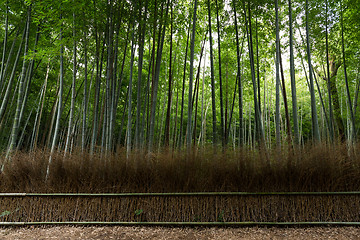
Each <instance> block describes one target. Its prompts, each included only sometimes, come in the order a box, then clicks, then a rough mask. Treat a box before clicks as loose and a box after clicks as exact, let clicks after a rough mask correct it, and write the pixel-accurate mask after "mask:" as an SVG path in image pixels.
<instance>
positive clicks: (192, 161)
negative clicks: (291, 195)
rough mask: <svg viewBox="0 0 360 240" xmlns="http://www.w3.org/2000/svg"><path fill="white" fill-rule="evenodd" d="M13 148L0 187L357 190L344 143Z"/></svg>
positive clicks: (358, 171) (359, 180)
mask: <svg viewBox="0 0 360 240" xmlns="http://www.w3.org/2000/svg"><path fill="white" fill-rule="evenodd" d="M48 159H49V152H46V151H40V150H39V151H36V152H32V153H23V152H18V153H16V154H15V155H14V156H13V157H12V161H11V163H10V164H8V165H6V169H5V171H4V173H2V174H0V191H1V192H193V191H350V190H351V191H356V190H360V167H359V166H360V156H359V155H357V154H356V151H353V153H351V154H349V151H348V150H347V148H346V146H344V145H336V146H332V147H331V146H323V145H318V146H307V147H305V148H304V149H302V150H300V151H298V152H297V153H294V152H288V151H287V152H285V151H283V152H281V153H278V152H277V151H269V152H268V153H267V154H265V153H262V152H259V151H251V150H246V149H243V150H241V151H225V152H223V151H221V150H219V149H213V148H206V149H200V150H197V151H196V152H193V153H191V154H190V155H188V154H185V153H184V152H169V151H163V152H161V153H158V154H143V153H132V154H131V155H130V156H129V157H128V158H126V154H125V152H124V151H119V152H118V153H116V154H109V155H108V156H100V155H93V156H90V155H89V154H87V153H85V154H84V153H81V152H80V151H79V152H75V153H73V154H71V155H67V156H66V157H64V155H63V153H56V154H54V156H53V164H52V165H51V168H50V170H51V172H50V177H49V179H48V181H47V182H45V174H46V167H47V162H48Z"/></svg>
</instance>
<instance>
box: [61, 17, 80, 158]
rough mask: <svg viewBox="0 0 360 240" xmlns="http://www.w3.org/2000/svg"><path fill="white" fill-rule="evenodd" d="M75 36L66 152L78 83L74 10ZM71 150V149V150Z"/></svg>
mask: <svg viewBox="0 0 360 240" xmlns="http://www.w3.org/2000/svg"><path fill="white" fill-rule="evenodd" d="M73 38H74V47H73V78H72V84H71V104H70V117H69V125H68V131H67V136H66V143H65V150H64V154H65V155H66V153H67V152H68V150H69V145H70V141H71V140H72V136H71V129H72V125H73V121H74V108H75V88H76V86H75V84H76V70H77V69H76V64H77V63H76V30H75V12H73ZM70 152H71V150H70Z"/></svg>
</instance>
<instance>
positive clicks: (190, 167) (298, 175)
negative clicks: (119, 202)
mask: <svg viewBox="0 0 360 240" xmlns="http://www.w3.org/2000/svg"><path fill="white" fill-rule="evenodd" d="M0 8H1V12H0V21H1V22H0V40H1V41H0V58H1V59H0V63H1V66H0V99H1V101H0V103H1V106H0V129H1V130H0V149H1V152H0V166H1V174H0V178H1V183H0V185H1V191H7V190H11V191H20V189H23V190H24V189H25V190H28V191H35V190H34V189H37V190H39V189H42V191H59V189H65V190H66V189H68V190H66V191H85V189H86V190H87V191H99V190H98V187H99V186H104V188H103V189H107V190H104V191H122V192H124V191H175V190H176V191H192V190H198V191H208V190H211V191H212V190H224V191H232V190H252V189H253V190H261V189H262V190H271V189H273V190H288V189H299V190H311V189H312V190H314V189H328V190H329V189H340V190H344V189H351V190H356V189H357V188H358V183H359V182H360V177H359V176H360V175H359V174H358V173H360V169H358V166H359V163H360V162H359V161H360V156H359V155H358V153H357V148H358V146H357V144H358V143H357V142H358V141H357V140H358V136H359V135H358V130H359V127H360V121H359V118H360V114H359V111H360V110H358V101H359V100H358V96H359V90H360V76H359V71H360V47H359V46H360V18H359V12H360V4H359V2H358V1H357V0H306V1H298V0H286V1H285V0H272V1H271V0H256V1H247V0H236V1H235V0H137V1H136V0H61V1H50V0H38V1H35V0H25V1H22V0H1V4H0ZM254 179H256V180H254ZM301 179H302V180H304V179H306V181H305V180H304V181H302V180H301ZM319 179H321V180H319ZM346 179H348V180H349V181H345V180H346ZM74 182H76V183H74ZM314 182H316V184H315V185H314V184H313V183H314ZM345 182H347V183H345ZM60 183H61V184H60ZM76 184H78V185H76ZM101 184H103V185H101ZM46 186H48V187H46ZM49 186H52V187H49ZM106 187H108V188H106Z"/></svg>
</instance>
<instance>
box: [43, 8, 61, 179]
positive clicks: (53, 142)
mask: <svg viewBox="0 0 360 240" xmlns="http://www.w3.org/2000/svg"><path fill="white" fill-rule="evenodd" d="M61 19H62V16H61V15H60V21H61ZM63 88H64V46H63V44H62V27H61V28H60V80H59V93H58V109H57V117H56V124H55V130H54V136H53V141H52V144H51V150H50V151H51V153H50V158H49V162H48V165H47V169H46V176H45V180H47V179H48V178H49V174H50V166H51V163H52V155H53V153H54V151H55V147H56V145H57V141H58V135H59V130H60V118H61V114H62V110H63V109H62V95H63V91H64V90H63Z"/></svg>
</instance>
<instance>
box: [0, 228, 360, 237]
mask: <svg viewBox="0 0 360 240" xmlns="http://www.w3.org/2000/svg"><path fill="white" fill-rule="evenodd" d="M0 239H4V240H5V239H11V240H15V239H19V240H21V239H26V240H31V239H34V240H35V239H36V240H40V239H64V240H65V239H184V240H185V239H186V240H192V239H360V228H355V227H303V228H295V227H291V228H275V227H247V228H215V227H211V228H203V227H201V228H190V227H184V228H179V227H174V228H171V227H121V226H116V227H71V226H66V227H64V226H62V227H25V228H22V227H21V228H9V227H6V228H0Z"/></svg>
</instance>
